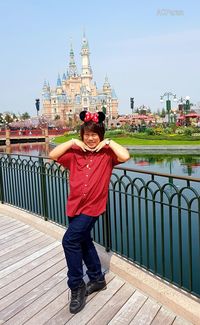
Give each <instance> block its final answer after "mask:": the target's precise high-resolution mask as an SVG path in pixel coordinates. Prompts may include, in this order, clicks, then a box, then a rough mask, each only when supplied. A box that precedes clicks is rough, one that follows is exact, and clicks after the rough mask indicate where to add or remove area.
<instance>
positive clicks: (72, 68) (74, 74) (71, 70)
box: [69, 44, 78, 77]
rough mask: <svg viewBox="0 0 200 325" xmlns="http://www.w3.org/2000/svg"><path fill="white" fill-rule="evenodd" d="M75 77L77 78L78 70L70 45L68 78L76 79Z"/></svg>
mask: <svg viewBox="0 0 200 325" xmlns="http://www.w3.org/2000/svg"><path fill="white" fill-rule="evenodd" d="M77 76H78V70H77V67H76V63H75V60H74V51H73V48H72V44H71V49H70V59H69V77H77Z"/></svg>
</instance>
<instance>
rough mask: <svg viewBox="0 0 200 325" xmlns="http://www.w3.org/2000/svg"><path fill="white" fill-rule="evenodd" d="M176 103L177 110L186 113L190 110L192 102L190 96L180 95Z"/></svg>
mask: <svg viewBox="0 0 200 325" xmlns="http://www.w3.org/2000/svg"><path fill="white" fill-rule="evenodd" d="M178 103H179V104H178V110H179V112H181V113H182V114H188V113H189V112H190V106H192V104H191V103H190V96H186V97H185V98H183V97H181V98H180V99H179V100H178Z"/></svg>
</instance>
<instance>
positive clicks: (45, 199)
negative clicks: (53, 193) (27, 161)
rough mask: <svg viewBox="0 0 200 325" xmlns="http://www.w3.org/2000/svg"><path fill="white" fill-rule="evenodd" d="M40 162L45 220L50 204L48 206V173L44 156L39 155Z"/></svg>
mask: <svg viewBox="0 0 200 325" xmlns="http://www.w3.org/2000/svg"><path fill="white" fill-rule="evenodd" d="M39 164H40V180H41V194H42V215H43V217H44V220H45V221H47V220H48V206H47V189H46V173H45V165H44V160H43V158H42V157H39Z"/></svg>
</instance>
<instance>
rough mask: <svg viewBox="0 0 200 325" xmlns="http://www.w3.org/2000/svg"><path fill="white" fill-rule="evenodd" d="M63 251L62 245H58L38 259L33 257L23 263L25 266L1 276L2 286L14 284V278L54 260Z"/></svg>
mask: <svg viewBox="0 0 200 325" xmlns="http://www.w3.org/2000/svg"><path fill="white" fill-rule="evenodd" d="M61 252H62V253H63V249H62V247H61V245H58V246H57V247H55V248H52V249H51V250H49V251H48V252H46V254H42V255H41V256H39V257H37V258H36V259H33V260H32V261H30V263H27V264H25V265H23V267H20V268H18V269H16V270H15V271H13V272H12V273H9V274H8V275H6V276H5V277H3V278H2V279H1V278H0V288H2V287H5V286H6V285H8V284H9V283H11V284H12V282H13V281H14V280H16V279H18V278H20V277H21V276H23V275H24V274H26V273H27V272H29V271H32V269H33V270H34V268H36V267H38V266H40V264H42V263H45V262H46V261H47V260H51V261H52V262H53V261H54V259H56V257H57V254H59V253H61Z"/></svg>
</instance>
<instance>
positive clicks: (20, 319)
mask: <svg viewBox="0 0 200 325" xmlns="http://www.w3.org/2000/svg"><path fill="white" fill-rule="evenodd" d="M54 287H55V288H54ZM52 288H54V291H52V290H50V289H52ZM65 290H66V271H65V270H61V271H60V272H57V273H56V274H54V275H53V276H51V278H50V279H48V280H47V281H45V282H43V283H42V284H41V285H40V286H38V287H35V288H34V289H33V290H32V291H31V292H29V293H27V294H25V295H24V296H22V297H21V298H20V299H18V300H17V301H15V302H14V303H13V304H12V305H9V306H8V307H7V308H5V309H4V310H2V311H1V312H0V319H3V321H6V323H7V325H8V324H10V325H13V324H15V325H18V324H19V325H21V324H23V323H24V322H25V321H27V320H28V319H29V318H30V317H32V316H33V315H34V314H35V313H37V312H38V311H40V310H41V309H42V308H43V307H44V306H46V304H48V299H49V300H50V301H51V299H54V298H55V297H56V295H59V293H62V292H63V291H65Z"/></svg>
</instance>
